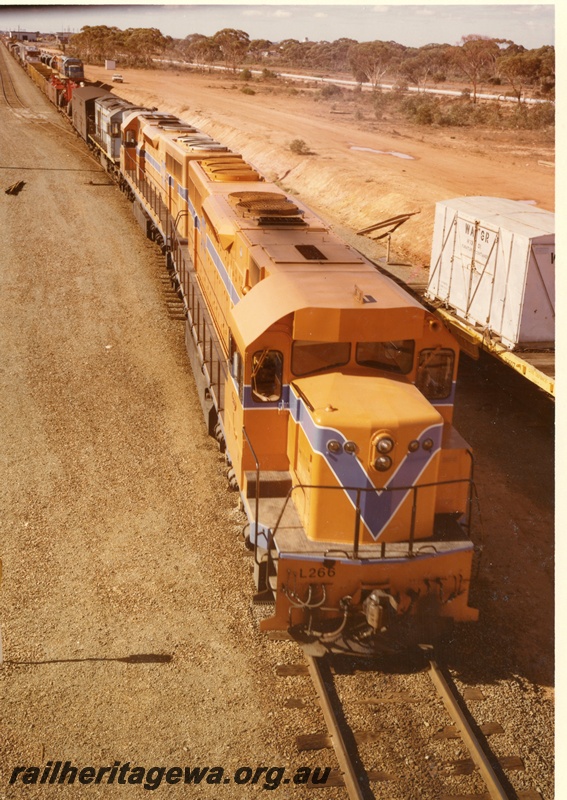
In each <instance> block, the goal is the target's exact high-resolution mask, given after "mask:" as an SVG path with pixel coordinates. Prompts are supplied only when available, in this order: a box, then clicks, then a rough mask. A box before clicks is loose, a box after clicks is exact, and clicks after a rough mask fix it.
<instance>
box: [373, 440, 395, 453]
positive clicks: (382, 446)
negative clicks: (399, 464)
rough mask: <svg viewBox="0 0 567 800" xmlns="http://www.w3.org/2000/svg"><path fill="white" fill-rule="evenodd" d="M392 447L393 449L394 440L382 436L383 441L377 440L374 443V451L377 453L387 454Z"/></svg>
mask: <svg viewBox="0 0 567 800" xmlns="http://www.w3.org/2000/svg"><path fill="white" fill-rule="evenodd" d="M393 447H394V440H393V439H390V437H389V436H384V438H383V439H379V440H378V441H377V442H376V450H377V451H378V452H379V453H389V452H390V451H391V450H392V448H393Z"/></svg>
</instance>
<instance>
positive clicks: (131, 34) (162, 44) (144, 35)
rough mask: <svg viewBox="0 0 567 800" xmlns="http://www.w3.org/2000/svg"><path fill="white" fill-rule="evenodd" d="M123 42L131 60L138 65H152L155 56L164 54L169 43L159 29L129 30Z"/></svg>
mask: <svg viewBox="0 0 567 800" xmlns="http://www.w3.org/2000/svg"><path fill="white" fill-rule="evenodd" d="M123 41H124V46H125V48H126V51H127V53H128V56H129V58H130V59H131V60H133V61H135V62H136V63H140V62H150V63H151V61H152V57H153V56H157V55H161V53H163V51H164V50H165V48H166V46H167V42H168V40H167V39H166V37H165V36H164V35H163V34H162V33H161V32H160V31H159V30H158V29H157V28H128V29H127V30H126V31H124V37H123Z"/></svg>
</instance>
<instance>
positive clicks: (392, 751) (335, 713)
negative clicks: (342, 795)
mask: <svg viewBox="0 0 567 800" xmlns="http://www.w3.org/2000/svg"><path fill="white" fill-rule="evenodd" d="M304 655H305V659H306V662H307V663H306V664H284V665H281V666H279V667H278V668H277V670H276V672H277V674H278V675H280V676H283V677H290V676H302V675H303V676H308V677H310V679H311V682H312V685H313V687H314V688H315V691H316V694H317V702H318V704H319V706H320V708H321V712H322V715H323V718H324V721H325V725H326V728H327V732H326V733H316V734H306V735H299V736H297V738H296V746H297V748H298V750H299V751H309V750H319V749H324V748H331V747H332V748H333V749H334V752H335V756H336V759H337V762H338V765H339V769H338V770H334V771H332V772H331V774H330V778H329V780H328V781H327V784H326V785H327V786H344V787H345V790H346V792H347V795H348V797H349V799H350V800H379V799H381V798H388V800H392V799H393V798H398V797H400V798H402V797H403V798H407V797H414V796H415V797H423V798H432V800H433V798H439V800H542V796H541V794H540V793H539V791H537V790H535V789H530V788H518V789H516V788H514V786H513V784H512V780H511V779H510V778H509V777H508V773H511V772H517V773H518V774H520V773H522V772H523V770H524V765H523V762H522V759H521V758H519V757H517V756H498V757H497V756H496V755H495V754H494V752H493V751H492V749H491V748H490V746H489V745H488V743H487V740H488V738H489V737H491V736H497V734H503V733H504V730H503V728H502V726H501V725H500V724H499V723H498V722H494V721H491V722H484V723H483V724H480V723H477V722H476V721H475V719H474V718H473V716H472V713H471V710H470V709H469V705H472V706H474V703H475V701H476V702H482V700H485V699H486V698H485V697H484V695H483V693H482V692H480V691H479V690H478V689H476V688H465V689H463V690H461V692H459V691H458V690H457V687H456V685H455V683H454V682H453V680H452V678H451V677H450V674H449V671H448V670H447V669H446V668H445V667H443V666H440V665H439V663H437V662H436V661H435V660H434V659H433V658H431V659H429V660H428V661H427V664H426V666H425V668H424V669H421V670H417V671H413V672H409V673H408V672H399V671H396V670H394V671H393V672H380V671H377V670H376V669H375V667H374V666H372V665H369V664H367V663H366V662H362V661H360V660H358V661H356V660H353V659H345V658H344V657H340V658H339V659H335V658H333V657H330V656H322V657H321V656H314V655H311V654H310V653H309V652H308V651H304ZM353 661H354V663H353ZM298 702H299V701H298ZM485 712H486V708H485V709H484V713H485ZM479 715H480V716H483V711H479ZM361 724H362V728H361V727H360V726H361ZM456 756H457V757H456ZM463 756H465V757H463ZM529 777H530V776H527V780H529ZM520 783H521V784H523V785H524V786H525V784H526V776H524V779H523V780H522V781H521V782H520ZM408 792H409V794H408Z"/></svg>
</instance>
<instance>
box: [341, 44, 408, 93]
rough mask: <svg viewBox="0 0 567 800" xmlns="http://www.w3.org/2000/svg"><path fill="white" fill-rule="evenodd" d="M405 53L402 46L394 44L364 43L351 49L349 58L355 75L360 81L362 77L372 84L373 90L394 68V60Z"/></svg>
mask: <svg viewBox="0 0 567 800" xmlns="http://www.w3.org/2000/svg"><path fill="white" fill-rule="evenodd" d="M401 51H403V48H402V47H401V45H395V44H394V43H393V42H379V41H376V42H362V44H354V45H352V46H351V47H350V48H349V51H348V58H349V62H350V68H351V70H352V73H353V75H354V76H355V77H356V78H357V80H358V79H359V77H361V76H362V75H364V76H365V78H366V80H367V81H368V82H369V83H371V84H372V88H373V89H377V88H378V84H379V83H380V81H381V80H382V79H383V77H384V75H385V74H386V73H387V72H388V70H389V69H390V68H391V67H392V65H393V62H394V60H395V59H396V57H397V56H399V54H400V52H401Z"/></svg>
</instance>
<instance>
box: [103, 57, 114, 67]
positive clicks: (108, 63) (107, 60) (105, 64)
mask: <svg viewBox="0 0 567 800" xmlns="http://www.w3.org/2000/svg"><path fill="white" fill-rule="evenodd" d="M104 68H105V69H111V70H115V69H116V61H111V60H110V59H108V58H107V59H106V61H105V62H104Z"/></svg>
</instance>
